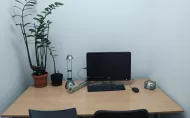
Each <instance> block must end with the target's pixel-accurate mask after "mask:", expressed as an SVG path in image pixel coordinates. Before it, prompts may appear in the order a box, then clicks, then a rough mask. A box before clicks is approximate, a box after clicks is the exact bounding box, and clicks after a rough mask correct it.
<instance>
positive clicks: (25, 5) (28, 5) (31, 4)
mask: <svg viewBox="0 0 190 118" xmlns="http://www.w3.org/2000/svg"><path fill="white" fill-rule="evenodd" d="M25 6H34V5H33V4H27V5H25Z"/></svg>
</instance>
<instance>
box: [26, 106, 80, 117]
mask: <svg viewBox="0 0 190 118" xmlns="http://www.w3.org/2000/svg"><path fill="white" fill-rule="evenodd" d="M29 116H30V118H77V111H76V109H75V108H72V109H65V110H57V111H38V110H31V109H29Z"/></svg>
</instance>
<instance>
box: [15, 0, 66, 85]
mask: <svg viewBox="0 0 190 118" xmlns="http://www.w3.org/2000/svg"><path fill="white" fill-rule="evenodd" d="M15 1H16V2H17V3H19V4H20V5H19V6H13V7H14V8H16V9H18V10H20V11H21V14H16V15H14V16H13V18H14V17H19V18H21V22H20V23H18V24H16V25H17V26H20V28H21V31H22V35H23V39H24V42H25V46H26V51H27V56H28V61H29V65H30V68H31V69H32V70H33V73H32V77H33V79H34V86H35V87H37V88H40V87H44V86H47V76H48V73H47V72H46V63H47V52H48V48H49V46H50V44H51V42H50V41H49V37H48V36H49V25H50V24H51V21H49V20H46V18H47V16H48V15H50V14H51V13H52V11H53V10H54V9H56V8H57V7H59V6H61V5H63V4H62V3H60V2H55V3H54V4H51V5H49V6H48V7H46V8H45V9H44V11H42V12H41V14H37V17H35V18H33V19H34V20H35V21H36V23H34V24H32V23H29V22H25V18H26V17H27V16H30V15H32V14H26V11H28V10H30V9H33V7H34V6H35V5H36V4H37V1H36V0H25V1H24V2H21V1H19V0H15ZM20 6H21V7H20ZM29 43H32V44H34V49H35V58H36V65H34V64H33V63H32V61H31V55H30V51H29Z"/></svg>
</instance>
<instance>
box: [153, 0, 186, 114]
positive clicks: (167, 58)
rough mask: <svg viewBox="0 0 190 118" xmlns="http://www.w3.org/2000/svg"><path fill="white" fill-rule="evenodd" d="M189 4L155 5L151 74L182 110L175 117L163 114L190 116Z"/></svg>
mask: <svg viewBox="0 0 190 118" xmlns="http://www.w3.org/2000/svg"><path fill="white" fill-rule="evenodd" d="M189 5H190V1H188V0H180V1H179V0H172V1H166V0H159V1H157V2H155V4H154V7H155V23H154V27H153V31H152V34H153V35H152V41H151V43H152V47H151V50H150V51H151V54H150V55H151V69H150V70H151V71H150V72H151V73H150V75H151V76H150V77H151V78H152V79H154V80H156V81H157V83H158V85H159V86H160V88H162V90H164V91H165V92H166V93H167V94H168V95H169V96H170V97H171V98H172V99H173V100H175V101H176V102H177V103H178V104H179V105H180V106H181V107H182V108H183V109H184V110H185V113H184V114H177V116H175V117H174V115H165V116H168V117H171V118H189V117H190V105H189V103H190V95H189V90H190V86H189V82H190V7H189ZM175 115H176V114H175ZM182 116H184V117H182Z"/></svg>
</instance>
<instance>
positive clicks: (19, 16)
mask: <svg viewBox="0 0 190 118" xmlns="http://www.w3.org/2000/svg"><path fill="white" fill-rule="evenodd" d="M17 16H19V17H22V16H21V15H14V16H12V17H13V18H14V17H17Z"/></svg>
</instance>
